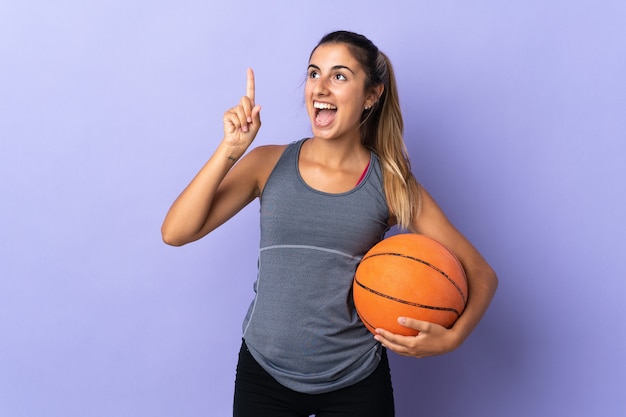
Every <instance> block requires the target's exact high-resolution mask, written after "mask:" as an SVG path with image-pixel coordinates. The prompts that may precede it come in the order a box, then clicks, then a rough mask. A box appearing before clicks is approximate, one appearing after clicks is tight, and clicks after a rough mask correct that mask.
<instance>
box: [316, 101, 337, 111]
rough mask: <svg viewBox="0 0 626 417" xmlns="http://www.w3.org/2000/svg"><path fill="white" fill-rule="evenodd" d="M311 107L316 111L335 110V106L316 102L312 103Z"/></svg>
mask: <svg viewBox="0 0 626 417" xmlns="http://www.w3.org/2000/svg"><path fill="white" fill-rule="evenodd" d="M313 107H315V108H316V109H329V110H337V106H333V105H332V104H328V103H318V102H317V101H316V102H314V103H313Z"/></svg>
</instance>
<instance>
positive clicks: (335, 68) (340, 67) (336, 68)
mask: <svg viewBox="0 0 626 417" xmlns="http://www.w3.org/2000/svg"><path fill="white" fill-rule="evenodd" d="M311 68H313V69H316V70H318V71H320V67H318V66H317V65H315V64H309V67H308V69H311ZM341 69H345V70H348V71H350V72H351V73H352V74H354V71H352V69H350V67H347V66H345V65H334V66H333V67H332V68H331V70H332V71H336V70H341Z"/></svg>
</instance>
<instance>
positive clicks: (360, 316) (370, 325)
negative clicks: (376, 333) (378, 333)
mask: <svg viewBox="0 0 626 417" xmlns="http://www.w3.org/2000/svg"><path fill="white" fill-rule="evenodd" d="M355 309H356V312H357V314H358V315H359V318H360V319H361V321H362V322H363V324H365V325H366V327H367V326H369V327H371V328H372V329H375V327H374V325H372V323H370V322H369V321H367V320H366V319H365V318H364V317H363V315H362V314H361V312H360V311H359V309H358V308H356V306H355Z"/></svg>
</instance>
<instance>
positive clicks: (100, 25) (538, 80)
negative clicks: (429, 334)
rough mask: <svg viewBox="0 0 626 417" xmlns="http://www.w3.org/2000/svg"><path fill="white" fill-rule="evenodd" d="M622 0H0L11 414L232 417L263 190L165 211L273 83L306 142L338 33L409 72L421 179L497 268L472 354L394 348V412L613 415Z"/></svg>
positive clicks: (622, 155) (618, 366) (621, 199)
mask: <svg viewBox="0 0 626 417" xmlns="http://www.w3.org/2000/svg"><path fill="white" fill-rule="evenodd" d="M624 21H626V6H625V3H624V2H623V1H621V0H613V1H591V0H579V1H578V0H577V1H565V0H553V1H532V0H531V1H529V0H525V1H507V2H502V1H488V0H484V1H475V2H466V1H446V2H435V1H403V2H399V1H385V2H373V1H363V0H361V1H354V0H346V1H343V2H326V3H319V2H318V3H315V2H302V3H297V2H287V1H285V2H282V3H281V2H269V1H268V2H260V1H254V2H253V1H250V2H236V1H232V2H219V3H218V2H206V1H197V0H189V1H179V2H175V3H174V2H166V1H160V0H157V1H146V0H132V1H128V0H124V1H122V0H110V1H100V2H82V1H77V0H60V1H54V2H46V1H37V0H24V1H20V2H17V1H14V2H3V3H2V4H0V178H1V180H0V181H1V182H0V193H1V196H2V197H1V199H0V236H1V238H2V239H1V241H0V249H1V250H0V257H1V262H0V277H1V278H0V415H2V416H7V417H33V416H36V417H56V416H63V417H85V416H89V417H111V416H115V417H135V416H150V417H165V416H168V417H169V416H178V417H196V416H227V415H230V405H231V398H232V382H233V378H234V367H235V361H236V354H237V348H238V346H239V343H240V322H241V319H242V318H243V315H244V313H245V309H246V307H247V304H248V302H249V300H250V297H251V296H252V282H253V279H254V276H255V266H256V265H255V263H256V248H257V239H258V225H257V208H258V206H257V204H256V203H254V204H252V205H251V206H250V207H248V208H247V209H245V210H244V211H243V212H242V213H241V214H240V215H239V216H238V217H237V218H236V219H235V220H234V221H231V222H230V223H228V224H227V225H225V226H224V227H223V228H222V229H220V230H218V231H217V232H215V234H214V235H212V236H210V237H208V238H206V239H204V240H203V241H200V242H197V243H195V244H192V245H189V246H187V247H184V248H170V247H167V246H165V245H164V244H162V243H161V241H160V235H159V227H160V224H161V221H162V219H163V216H164V214H165V212H166V210H167V208H168V207H169V204H170V203H171V202H172V200H173V199H174V198H175V197H176V195H177V194H178V192H179V191H180V190H181V189H182V187H183V186H184V185H185V184H186V183H187V182H188V180H189V179H190V178H191V176H192V175H193V174H194V173H195V172H196V170H197V169H198V168H199V167H200V166H201V164H202V163H203V162H204V161H205V159H206V158H207V157H208V156H209V155H210V153H211V151H212V150H213V148H214V147H215V145H216V143H217V142H218V140H219V139H220V138H221V117H222V113H223V111H224V110H225V109H226V108H228V107H230V106H232V105H233V104H234V103H236V102H237V100H238V99H239V96H240V95H242V94H243V93H244V88H245V68H246V67H247V66H252V67H254V68H255V70H256V74H257V101H258V102H259V103H260V104H262V105H263V111H262V117H263V122H264V126H263V128H262V130H261V133H260V135H259V137H258V143H259V144H263V143H285V142H288V141H291V140H294V139H298V138H300V137H303V136H305V135H307V134H308V127H307V118H306V112H305V110H304V107H303V105H302V88H301V86H302V80H303V77H304V74H305V67H306V63H307V58H308V54H309V52H310V50H311V48H312V47H313V46H314V45H315V43H316V42H317V40H318V39H319V38H320V37H321V36H322V35H323V34H324V33H326V32H328V31H330V30H334V29H339V28H347V29H351V30H356V31H359V32H363V33H365V34H366V35H368V36H369V37H370V38H372V39H373V40H374V41H375V42H376V43H377V44H378V45H379V47H380V48H381V49H383V50H384V51H386V52H387V53H388V54H389V55H390V57H391V58H392V60H393V62H394V63H395V67H396V71H397V78H398V82H399V85H400V90H401V100H402V106H403V109H404V112H405V117H406V138H407V142H408V146H409V149H410V153H411V157H412V160H413V166H414V171H415V173H416V175H417V176H418V177H419V179H420V180H421V181H422V182H423V183H424V184H425V186H426V187H427V188H428V189H429V190H430V191H431V192H432V194H434V196H435V197H436V198H437V199H438V200H439V202H440V204H441V205H442V206H443V208H444V209H445V211H446V212H447V213H448V215H449V217H450V218H451V219H452V220H453V221H454V222H455V223H456V224H457V226H458V227H459V228H460V229H461V230H462V231H463V232H464V233H465V234H466V235H467V236H468V237H469V238H470V239H471V240H472V241H473V242H474V243H475V244H476V246H477V247H478V248H479V249H480V250H481V251H482V252H483V253H484V255H485V256H486V257H487V258H488V259H489V261H490V262H491V263H492V264H493V266H494V267H495V268H496V270H497V272H498V273H499V277H500V279H501V285H500V289H499V292H498V294H497V298H496V299H495V300H494V303H493V305H492V308H491V309H490V310H489V312H488V314H487V316H486V317H485V319H484V321H483V322H482V323H481V325H480V326H479V328H478V329H477V330H476V332H475V333H474V334H473V335H472V336H471V338H470V339H469V340H468V341H467V342H466V344H465V345H464V346H463V347H462V348H461V349H459V350H458V351H456V352H454V353H452V354H449V355H446V356H442V357H436V358H430V359H423V360H414V359H408V358H401V357H399V356H396V355H392V367H393V374H394V383H395V389H396V393H397V408H398V416H400V417H405V416H417V415H429V416H450V415H464V416H468V417H470V416H505V415H506V416H510V417H515V416H519V417H528V416H553V415H569V416H592V415H594V416H604V417H611V416H620V415H624V414H623V413H624V410H626V400H625V399H624V395H623V394H624V393H623V389H624V383H623V378H624V373H625V371H626V364H625V359H624V352H625V351H626V343H625V342H624V337H623V333H624V326H625V325H624V319H625V318H626V311H625V307H624V302H623V297H624V293H625V292H626V279H625V278H626V266H625V263H624V256H625V249H626V248H625V244H624V237H625V234H626V224H625V221H624V214H623V213H625V212H626V186H625V181H624V180H625V179H626V117H625V116H626V83H625V82H624V74H626V47H625V44H624V39H626V27H625V26H624V25H623V22H624Z"/></svg>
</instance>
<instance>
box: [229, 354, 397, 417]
mask: <svg viewBox="0 0 626 417" xmlns="http://www.w3.org/2000/svg"><path fill="white" fill-rule="evenodd" d="M313 414H314V415H315V416H317V417H349V416H353V417H393V416H394V415H395V411H394V402H393V388H392V386H391V375H390V372H389V362H388V360H387V352H386V351H385V349H383V353H382V359H381V362H380V364H379V365H378V367H377V368H376V370H375V371H374V372H373V373H372V374H371V375H370V376H368V377H367V378H366V379H364V380H363V381H361V382H358V383H356V384H354V385H352V386H349V387H346V388H342V389H339V390H337V391H333V392H329V393H323V394H303V393H300V392H296V391H293V390H291V389H289V388H286V387H284V386H283V385H281V384H280V383H278V382H277V381H276V380H275V379H274V378H273V377H272V376H271V375H270V374H268V373H267V372H266V371H265V370H264V369H263V368H261V366H260V365H259V364H258V363H257V362H256V360H255V359H254V358H253V357H252V355H251V354H250V352H249V351H248V349H247V347H246V345H245V343H244V344H242V346H241V351H240V352H239V363H238V365H237V377H236V380H235V400H234V407H233V416H234V417H308V416H310V415H313Z"/></svg>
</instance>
